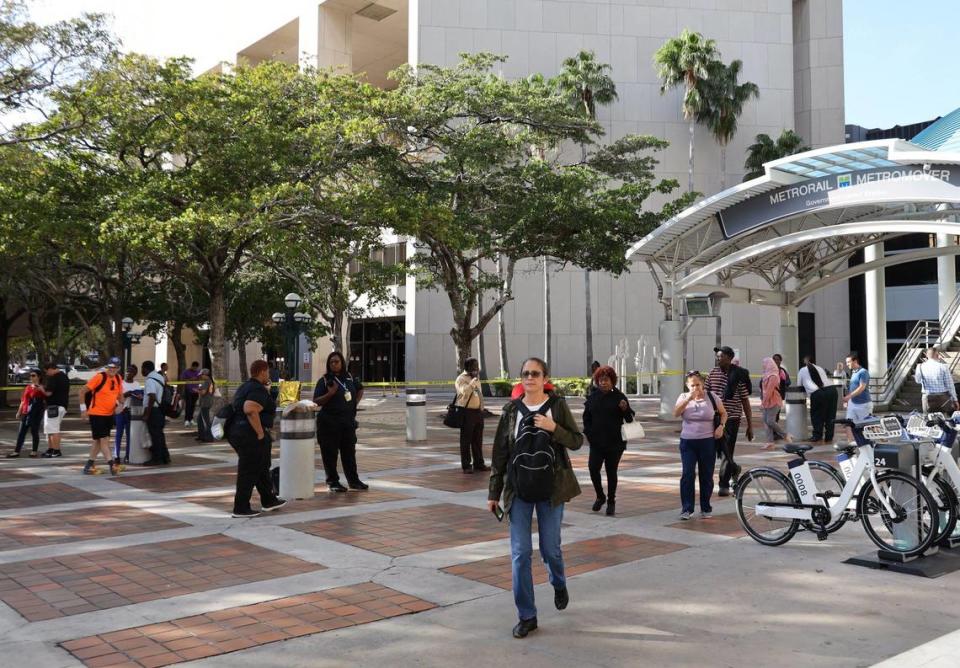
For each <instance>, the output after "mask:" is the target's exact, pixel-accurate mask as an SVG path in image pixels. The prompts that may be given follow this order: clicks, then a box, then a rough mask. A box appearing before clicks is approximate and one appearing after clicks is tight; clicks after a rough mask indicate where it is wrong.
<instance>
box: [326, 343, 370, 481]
mask: <svg viewBox="0 0 960 668" xmlns="http://www.w3.org/2000/svg"><path fill="white" fill-rule="evenodd" d="M361 398H363V385H361V384H360V381H359V380H357V379H356V378H354V377H353V376H351V375H350V374H349V373H347V361H346V360H345V359H344V358H343V355H341V354H340V353H338V352H336V351H334V352H332V353H330V354H329V355H328V356H327V373H326V374H325V375H324V376H323V377H322V378H321V379H320V380H318V381H317V386H316V387H315V388H314V390H313V402H314V403H315V404H317V405H318V406H320V407H321V410H320V413H319V414H317V441H318V442H319V443H320V456H321V457H322V458H323V470H324V472H325V473H326V476H327V485H328V486H329V487H330V491H331V492H346V491H347V488H346V487H344V486H343V485H342V484H340V475H339V474H338V473H337V456H338V455H339V457H340V462H341V463H342V464H343V475H344V477H346V479H347V484H348V485H349V486H350V489H367V485H366V484H365V483H364V482H362V481H361V480H360V476H359V474H358V473H357V404H359V403H360V399H361Z"/></svg>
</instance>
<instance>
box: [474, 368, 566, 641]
mask: <svg viewBox="0 0 960 668" xmlns="http://www.w3.org/2000/svg"><path fill="white" fill-rule="evenodd" d="M520 378H521V381H522V383H523V396H522V397H520V398H519V399H516V400H514V401H511V402H510V403H509V404H507V405H506V406H505V407H504V409H503V414H502V415H501V417H500V424H499V425H498V426H497V435H496V437H495V439H494V442H493V462H492V467H491V468H492V470H491V474H490V493H489V496H488V501H487V505H488V507H489V508H490V510H491V511H492V512H494V513H499V511H500V506H499V503H500V496H501V495H503V512H504V514H506V515H508V516H509V518H510V553H511V556H512V560H513V599H514V602H515V603H516V606H517V612H518V614H519V618H520V621H519V623H518V624H517V625H516V626H515V627H513V637H514V638H525V637H526V636H527V634H528V633H530V631H533V630H534V629H536V628H537V608H536V605H535V603H534V596H533V572H532V570H531V556H532V554H533V545H532V537H531V525H532V523H533V512H534V510H536V512H537V526H538V532H539V534H540V555H541V556H542V557H543V561H544V563H546V566H547V572H548V574H549V576H550V584H551V585H553V589H554V598H553V601H554V605H556V607H557V610H563V609H564V608H566V607H567V603H569V601H570V597H569V594H568V593H567V580H566V577H565V576H564V570H563V553H562V551H561V549H560V525H561V523H562V522H563V504H564V503H566V502H567V501H569V500H570V499H572V498H574V497H575V496H577V495H578V494H580V485H579V484H578V483H577V478H576V476H575V475H574V473H573V467H572V466H571V464H570V457H569V455H568V454H567V450H568V449H569V450H577V449H579V448H580V446H581V445H583V434H581V433H580V428H579V427H578V426H577V423H576V421H575V420H574V419H573V414H572V413H570V408H569V407H568V406H567V404H566V402H565V401H564V400H563V398H561V397H559V396H556V395H552V394H547V393H546V392H545V391H544V384H545V383H546V382H547V380H548V378H549V371H548V369H547V364H546V362H544V361H543V360H541V359H539V358H536V357H531V358H529V359H527V360H526V361H524V363H523V366H522V367H521V371H520ZM538 445H539V446H540V447H541V448H543V449H544V451H543V452H542V454H539V455H538V454H536V451H537V447H538ZM518 453H526V455H525V457H526V458H524V457H521V458H520V459H523V460H524V461H526V462H531V461H534V460H538V461H541V460H543V461H545V460H552V462H551V463H550V464H549V466H551V467H552V479H551V478H550V477H549V476H547V478H546V480H545V481H544V479H542V478H540V479H536V476H537V473H536V470H537V468H536V466H533V467H523V466H520V462H519V461H515V460H516V455H517V454H518ZM530 453H534V454H533V455H531V454H530ZM544 458H545V460H544ZM530 471H533V473H532V474H531V473H529V472H530ZM531 475H532V478H531ZM544 482H545V483H546V484H544Z"/></svg>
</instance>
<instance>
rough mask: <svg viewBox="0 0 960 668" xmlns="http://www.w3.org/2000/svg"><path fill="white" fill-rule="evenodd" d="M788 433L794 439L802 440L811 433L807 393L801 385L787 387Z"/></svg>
mask: <svg viewBox="0 0 960 668" xmlns="http://www.w3.org/2000/svg"><path fill="white" fill-rule="evenodd" d="M785 403H786V406H785V408H786V413H787V418H786V421H787V433H788V434H790V435H791V436H792V437H793V438H794V440H796V441H802V440H804V439H806V438H807V436H808V435H809V434H810V431H809V429H808V428H807V394H806V392H804V390H803V388H802V387H800V386H799V385H797V386H791V387H788V388H787V398H786V402H785Z"/></svg>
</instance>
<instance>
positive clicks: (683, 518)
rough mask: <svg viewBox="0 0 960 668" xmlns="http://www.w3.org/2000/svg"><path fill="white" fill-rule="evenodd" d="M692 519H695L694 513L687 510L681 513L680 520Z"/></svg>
mask: <svg viewBox="0 0 960 668" xmlns="http://www.w3.org/2000/svg"><path fill="white" fill-rule="evenodd" d="M691 517H693V513H688V512H687V511H686V510H684V511H683V512H682V513H680V519H682V520H689V519H690V518H691Z"/></svg>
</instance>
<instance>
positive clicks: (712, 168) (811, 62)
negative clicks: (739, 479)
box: [225, 0, 849, 380]
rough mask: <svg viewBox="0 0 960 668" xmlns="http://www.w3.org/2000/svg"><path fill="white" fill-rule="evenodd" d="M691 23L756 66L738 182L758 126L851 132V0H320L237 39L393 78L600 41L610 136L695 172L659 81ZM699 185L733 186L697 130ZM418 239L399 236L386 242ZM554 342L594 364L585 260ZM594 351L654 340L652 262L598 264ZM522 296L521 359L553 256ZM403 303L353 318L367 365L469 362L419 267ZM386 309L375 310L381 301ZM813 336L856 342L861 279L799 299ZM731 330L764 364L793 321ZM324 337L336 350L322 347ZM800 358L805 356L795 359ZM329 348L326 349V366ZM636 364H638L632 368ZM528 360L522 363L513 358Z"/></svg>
mask: <svg viewBox="0 0 960 668" xmlns="http://www.w3.org/2000/svg"><path fill="white" fill-rule="evenodd" d="M684 28H689V29H692V30H696V31H700V32H702V33H704V35H705V36H707V37H710V38H713V39H715V40H716V41H717V45H718V48H719V50H720V51H721V53H722V55H723V58H724V59H725V60H726V61H730V60H732V59H736V58H738V59H741V60H742V61H743V64H744V69H743V80H749V81H753V82H755V83H756V84H757V85H758V86H759V88H760V97H759V99H757V100H755V101H752V102H750V103H749V105H748V106H747V108H746V110H745V112H744V114H743V116H742V117H741V118H740V125H739V132H738V134H737V135H736V137H735V138H734V139H733V141H731V143H730V145H729V146H728V148H727V163H726V164H727V173H726V175H725V181H726V183H727V184H728V185H730V184H737V183H739V182H740V181H741V180H742V177H743V169H742V163H743V158H744V156H745V150H746V147H747V146H748V145H749V144H751V143H753V141H754V137H755V136H756V135H757V134H758V133H767V134H770V135H772V136H776V135H778V134H779V133H780V132H781V131H782V130H783V129H784V128H793V129H795V130H796V131H797V132H799V134H800V135H801V136H803V138H804V139H805V140H806V142H807V143H808V144H809V145H811V146H813V147H821V146H827V145H833V144H842V143H843V141H844V111H843V109H844V104H843V30H842V3H841V2H839V1H837V0H658V1H657V2H653V1H652V0H650V1H647V2H644V1H643V0H569V1H567V0H555V1H550V0H375V1H374V2H371V1H370V0H327V1H326V2H316V0H312V1H307V2H304V4H303V9H302V11H301V12H300V13H299V15H297V16H291V17H290V21H289V22H288V23H286V24H285V25H283V26H276V27H275V29H274V30H273V31H272V32H270V33H269V34H266V35H265V36H264V37H263V38H262V39H260V40H258V41H256V42H255V43H253V44H249V45H245V46H242V45H238V47H241V48H238V50H237V52H236V54H231V56H230V57H229V58H227V57H225V60H232V59H233V58H234V56H235V58H236V59H238V60H239V59H245V60H246V61H248V62H253V63H255V62H259V61H261V60H264V59H270V58H277V59H282V60H286V61H288V62H296V60H297V58H298V57H302V56H304V55H306V60H307V62H310V63H314V64H317V65H320V66H331V67H342V68H344V69H345V70H347V71H351V72H356V73H361V72H362V73H366V76H367V77H368V79H369V80H370V81H371V82H373V83H375V84H377V85H381V86H389V85H390V83H389V81H388V80H387V78H386V73H387V72H388V71H389V70H390V69H392V68H394V67H397V66H399V65H401V64H403V63H405V62H409V63H434V64H439V65H452V64H454V63H455V62H456V61H457V59H458V54H459V53H461V52H465V51H467V52H476V51H491V52H496V53H500V54H504V55H506V56H508V60H507V61H506V63H504V64H503V66H502V74H503V76H505V77H523V76H527V75H529V74H530V73H532V72H541V73H543V74H544V75H554V74H556V73H557V72H558V70H559V67H560V64H561V62H562V60H563V59H564V58H566V57H568V56H573V55H575V54H576V53H577V52H578V51H579V50H581V49H589V50H593V51H594V52H596V54H597V57H598V59H599V60H600V61H602V62H607V63H609V64H610V65H611V66H612V73H611V74H612V77H613V79H614V80H615V82H616V85H617V90H618V93H619V100H618V101H617V102H615V103H614V104H612V105H610V106H608V107H603V108H601V109H600V110H599V121H600V123H601V124H602V125H603V127H604V129H605V131H606V136H607V137H608V138H610V139H615V138H618V137H621V136H623V135H625V134H628V133H642V134H651V135H655V136H657V137H661V138H664V139H667V140H669V141H670V143H671V145H670V148H669V149H668V150H666V151H664V152H663V153H662V154H660V155H659V158H660V161H661V163H660V168H659V170H658V175H659V176H661V177H670V178H676V179H677V180H678V181H679V182H680V183H682V184H686V182H687V149H688V125H687V122H686V121H685V120H684V119H683V118H682V115H681V111H680V103H681V93H680V92H679V91H672V92H670V93H668V94H666V95H661V94H660V92H659V82H658V80H657V77H656V72H655V69H654V66H653V64H652V58H653V54H654V52H655V51H656V50H657V48H659V47H660V45H661V44H662V43H663V42H664V41H665V40H666V39H668V38H670V37H674V36H676V35H678V34H679V33H680V31H681V30H683V29H684ZM695 144H696V168H695V174H694V177H695V188H696V189H697V190H698V191H700V192H703V193H705V194H706V195H712V194H714V193H716V191H717V190H718V189H719V186H720V182H721V179H720V174H719V173H718V169H719V164H720V160H719V147H718V146H717V144H716V142H715V141H714V140H713V139H712V138H711V136H710V135H709V133H708V132H707V131H706V130H705V129H704V128H700V127H698V128H697V130H696V141H695ZM404 241H406V242H407V248H406V252H407V253H410V252H412V250H413V249H412V243H411V240H404V239H396V238H386V239H385V243H387V244H388V245H389V244H393V243H396V242H404ZM551 288H552V294H553V318H552V331H553V341H552V349H553V353H554V359H553V360H552V362H553V367H554V369H553V371H554V374H555V375H580V374H584V373H585V372H586V369H584V368H583V366H584V359H585V342H584V332H585V320H584V301H585V300H584V277H583V274H582V272H580V271H578V270H576V269H565V270H562V271H557V272H556V273H555V274H553V277H552V286H551ZM591 288H592V297H591V299H592V310H593V332H594V356H595V357H596V358H597V359H600V360H601V361H605V360H606V359H607V357H608V356H609V355H610V354H611V353H612V352H613V349H614V346H615V345H616V343H617V341H618V340H620V339H621V338H626V339H627V340H629V341H630V356H631V357H632V356H633V354H634V353H635V351H636V342H637V340H638V339H639V338H640V337H646V339H647V341H649V342H650V343H655V342H656V339H657V331H658V325H659V322H660V321H661V320H662V319H663V308H662V306H661V305H660V303H659V302H658V300H657V286H656V284H655V282H654V280H652V278H651V276H650V275H649V272H648V270H647V269H646V267H644V266H639V265H638V266H635V267H634V268H633V271H632V272H631V273H629V274H626V275H624V276H621V277H613V276H608V275H604V274H593V275H592V281H591ZM514 292H515V295H516V298H515V300H514V301H513V302H511V303H510V304H508V305H507V307H506V308H505V310H504V317H505V322H506V332H507V343H508V349H509V359H510V363H511V365H512V366H513V367H515V366H516V365H517V363H518V362H519V361H520V359H521V358H522V357H523V356H526V355H528V354H538V355H539V354H542V353H543V349H544V341H543V338H544V334H543V332H544V319H543V315H542V314H543V307H542V301H543V299H542V295H543V288H542V271H541V270H540V269H539V268H538V267H537V266H536V265H535V264H533V263H527V264H525V265H524V266H521V267H518V271H517V274H516V279H515V286H514ZM399 294H400V295H401V296H402V297H404V298H405V303H406V305H405V308H404V309H402V310H400V311H395V312H384V313H378V314H371V318H369V319H368V320H365V321H362V322H357V323H354V325H353V327H352V328H351V332H350V345H351V348H350V353H351V354H350V357H351V362H352V364H353V365H355V368H356V369H357V370H358V371H359V372H360V373H361V375H362V376H363V377H364V379H366V380H381V379H388V380H389V379H391V378H393V379H396V380H403V379H406V380H413V379H418V380H427V379H446V378H451V377H452V376H453V375H454V374H455V368H454V366H455V365H454V361H455V353H454V347H453V343H452V341H451V339H450V335H449V331H450V327H451V324H452V319H451V314H450V308H449V306H448V303H447V301H446V298H445V297H444V296H443V295H442V294H439V293H436V292H431V291H425V290H422V289H418V287H417V286H416V283H415V281H414V280H413V279H410V280H408V281H407V283H406V285H404V286H399ZM374 316H376V317H374ZM798 318H799V322H798V326H799V331H800V337H801V340H806V341H809V342H810V344H812V345H810V346H809V349H815V350H816V351H817V352H818V353H819V356H820V359H821V361H822V362H823V363H824V364H825V365H827V366H832V365H833V363H834V362H835V361H837V360H838V359H842V355H843V354H844V353H845V352H846V349H847V347H848V346H849V338H848V335H847V332H848V330H849V321H848V308H847V291H846V287H845V286H844V285H839V286H833V287H831V288H828V289H827V290H825V291H823V292H820V293H818V294H816V295H813V296H811V297H810V298H809V299H807V300H806V301H805V302H804V303H803V304H802V305H801V306H800V313H799V315H798ZM722 319H723V339H724V342H725V343H726V344H728V345H731V346H733V347H735V348H738V349H739V351H740V355H741V358H742V361H743V364H744V365H746V366H750V367H753V368H759V364H760V358H761V357H763V356H764V355H768V354H770V353H771V352H774V346H775V342H776V337H777V332H778V331H779V326H780V323H779V321H778V319H777V316H776V313H775V312H771V310H770V309H757V308H755V307H753V306H751V305H732V304H731V305H727V306H724V307H723V310H722ZM688 341H689V355H688V366H697V367H699V368H708V367H709V366H710V365H711V364H712V357H713V353H712V350H711V349H712V347H713V344H714V324H713V323H712V322H710V323H702V322H698V323H697V324H696V325H694V326H693V327H692V329H691V330H690V333H689V337H688ZM485 347H486V362H487V367H488V372H489V373H490V374H491V375H496V373H497V366H498V364H497V352H496V351H497V344H496V328H495V326H493V325H491V326H490V327H489V328H488V331H487V333H486V334H485ZM318 352H320V353H323V352H324V351H323V349H322V348H321V350H320V351H318ZM787 364H788V366H789V367H790V368H791V369H795V368H796V364H797V362H796V360H788V361H787ZM319 366H320V364H316V363H315V364H314V368H317V367H319ZM632 368H633V367H632V364H631V369H632ZM510 371H511V372H512V373H514V374H515V373H516V372H517V369H516V368H511V369H510Z"/></svg>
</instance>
